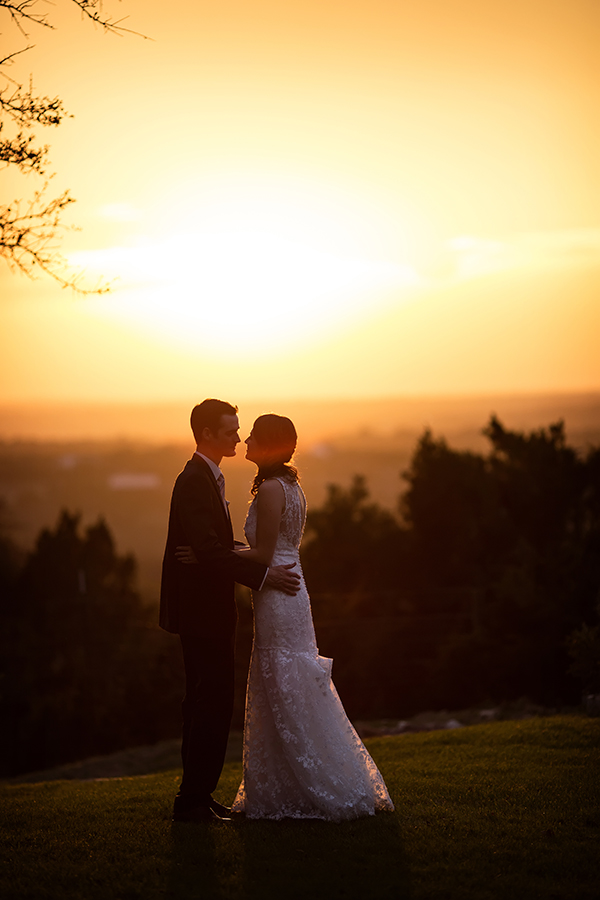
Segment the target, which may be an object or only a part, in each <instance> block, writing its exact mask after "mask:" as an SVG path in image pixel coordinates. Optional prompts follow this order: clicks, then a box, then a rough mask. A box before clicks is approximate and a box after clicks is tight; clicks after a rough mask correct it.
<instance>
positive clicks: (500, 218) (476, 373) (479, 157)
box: [0, 0, 600, 403]
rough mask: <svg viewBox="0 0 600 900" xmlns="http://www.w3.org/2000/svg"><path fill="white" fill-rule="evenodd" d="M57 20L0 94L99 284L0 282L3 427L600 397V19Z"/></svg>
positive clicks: (397, 10)
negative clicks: (19, 104) (86, 416)
mask: <svg viewBox="0 0 600 900" xmlns="http://www.w3.org/2000/svg"><path fill="white" fill-rule="evenodd" d="M49 9H50V10H51V15H52V17H53V21H55V23H56V25H57V29H56V30H55V31H53V32H49V31H44V30H42V29H39V28H35V27H33V26H32V27H31V28H30V43H31V44H35V48H34V49H33V50H31V51H29V52H28V53H27V54H23V55H22V56H21V57H19V60H18V62H17V63H16V64H15V66H14V67H13V70H12V72H11V74H12V76H13V77H15V78H18V79H20V80H22V81H25V82H26V81H27V80H28V77H29V73H30V72H31V73H32V74H33V78H34V84H35V86H36V87H37V89H38V91H39V92H40V93H42V94H46V95H48V96H51V97H52V96H54V95H56V94H58V95H60V96H61V98H62V99H63V101H64V103H65V106H66V107H67V109H68V110H69V111H70V112H71V113H72V114H73V118H72V119H68V120H66V121H65V122H64V123H63V124H62V125H61V126H60V128H59V129H55V130H50V129H48V130H46V131H44V132H43V133H42V134H41V140H42V141H43V142H48V143H49V144H50V145H51V161H52V168H53V169H54V170H55V171H56V172H57V175H56V177H55V179H54V181H53V183H52V190H53V191H54V192H56V193H58V192H59V191H61V190H62V189H63V188H65V187H68V188H70V189H71V192H72V194H73V196H74V197H76V198H77V201H78V202H77V204H76V205H75V206H74V207H73V208H72V212H70V214H69V221H71V222H72V223H73V224H76V225H78V226H80V227H81V230H80V231H78V232H73V233H70V234H68V235H67V237H66V240H65V243H64V245H63V251H64V252H65V253H66V254H67V255H68V256H69V258H70V259H71V260H72V261H73V263H74V264H77V265H85V267H86V269H87V270H88V272H89V276H90V280H91V281H92V282H94V280H95V279H96V277H97V276H98V275H99V274H102V275H104V276H105V277H106V278H107V279H108V280H111V279H115V281H114V285H113V291H112V293H110V294H109V295H106V296H101V297H98V296H92V297H83V298H82V297H78V296H75V295H73V294H71V293H70V292H67V291H63V290H61V289H60V288H57V287H55V286H54V285H53V284H52V283H50V282H49V281H48V280H47V279H43V278H39V279H38V280H36V281H34V282H31V281H29V280H27V279H26V278H25V277H24V276H20V275H18V274H11V273H10V272H9V271H8V269H7V267H6V265H5V264H4V263H2V262H0V293H1V301H0V342H1V347H0V402H4V403H6V402H8V403H13V402H21V401H40V400H42V401H43V400H79V401H81V400H111V401H119V400H123V401H132V400H158V401H164V400H171V399H187V398H190V399H195V398H202V397H204V396H223V397H227V398H229V397H232V398H236V399H238V398H243V397H253V396H261V397H265V396H267V397H270V396H272V397H273V398H283V397H286V396H287V397H336V396H340V397H342V396H370V395H391V394H419V393H433V394H444V393H448V394H460V393H486V392H513V391H515V392H532V391H533V392H535V391H540V392H544V391H545V392H547V391H587V390H600V352H599V349H598V348H599V346H600V341H599V338H600V162H599V160H600V115H599V110H600V53H599V52H598V48H599V47H600V4H599V3H598V2H597V0H418V2H416V0H368V2H367V0H344V2H341V0H253V2H248V0H245V2H242V0H219V2H218V3H215V2H211V3H207V2H203V0H193V2H192V0H176V2H174V3H172V4H165V3H164V2H158V0H122V2H120V3H118V2H116V0H107V2H106V3H105V11H106V12H109V13H112V14H113V15H114V16H115V17H117V16H122V15H126V16H128V19H127V21H126V23H125V24H127V25H128V26H129V27H131V28H132V29H135V30H136V31H139V32H142V33H143V34H144V35H147V36H148V37H149V38H151V40H143V39H142V38H140V37H136V36H134V35H125V36H123V37H116V36H114V35H110V34H104V33H102V31H101V30H99V29H94V27H93V26H91V25H90V24H88V23H86V22H83V21H81V17H80V15H79V14H78V13H77V11H76V10H75V8H74V7H73V8H71V4H70V3H68V2H66V0H59V2H58V3H57V4H56V7H55V9H56V13H55V12H54V11H52V8H49ZM0 31H1V32H2V35H3V42H4V47H8V49H11V47H12V49H18V48H20V47H21V46H23V45H24V43H25V41H24V38H22V37H21V36H20V35H19V33H18V31H17V30H16V29H15V28H14V27H13V26H11V25H10V23H9V22H8V21H2V22H1V23H0ZM24 184H25V187H26V188H27V189H29V188H30V187H31V188H34V187H35V185H34V183H33V179H32V178H29V179H28V180H25V181H24V180H23V179H15V178H14V177H13V176H11V175H10V173H7V172H3V173H0V189H1V193H2V198H3V200H2V202H10V201H11V200H12V199H13V197H16V196H19V195H22V194H23V190H24Z"/></svg>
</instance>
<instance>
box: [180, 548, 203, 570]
mask: <svg viewBox="0 0 600 900" xmlns="http://www.w3.org/2000/svg"><path fill="white" fill-rule="evenodd" d="M175 556H176V557H177V559H178V560H179V562H182V563H185V565H186V566H193V565H196V566H197V565H198V559H197V557H196V554H195V553H194V551H193V550H192V548H191V547H176V548H175Z"/></svg>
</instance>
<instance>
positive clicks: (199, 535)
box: [159, 455, 267, 638]
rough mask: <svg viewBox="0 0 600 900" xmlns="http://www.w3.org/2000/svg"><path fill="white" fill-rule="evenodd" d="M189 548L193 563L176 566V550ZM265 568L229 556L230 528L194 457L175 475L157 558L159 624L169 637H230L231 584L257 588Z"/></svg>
mask: <svg viewBox="0 0 600 900" xmlns="http://www.w3.org/2000/svg"><path fill="white" fill-rule="evenodd" d="M183 545H190V546H191V547H192V548H193V550H194V553H195V554H196V557H197V559H198V565H188V564H185V563H181V562H179V561H178V559H177V558H176V556H175V549H176V548H177V547H178V546H183ZM266 571H267V566H265V565H263V564H262V563H257V562H253V561H252V560H245V559H243V558H242V557H240V556H238V555H237V554H236V553H234V552H233V530H232V527H231V521H230V519H229V515H228V513H227V512H226V510H225V507H224V505H223V500H222V498H221V492H220V491H219V487H218V485H217V482H216V481H215V478H214V476H213V474H212V472H211V470H210V468H209V466H208V465H207V464H206V462H205V461H204V460H203V459H201V457H199V456H197V455H194V456H193V457H192V459H190V460H189V462H188V463H187V464H186V466H185V468H184V470H183V472H181V473H180V475H178V477H177V480H176V482H175V486H174V488H173V496H172V498H171V510H170V513H169V530H168V534H167V545H166V548H165V555H164V559H163V569H162V581H161V592H160V619H159V624H160V626H161V628H164V629H165V631H170V632H172V633H174V634H189V635H192V634H195V635H198V636H200V635H207V634H208V635H214V636H215V638H216V637H218V635H219V634H222V635H223V636H224V637H226V636H227V635H231V634H232V633H233V631H234V629H235V623H236V620H237V612H236V606H235V582H236V581H237V582H239V583H240V584H245V585H247V586H248V587H251V588H253V589H254V590H258V589H259V588H260V586H261V584H262V582H263V579H264V577H265V573H266Z"/></svg>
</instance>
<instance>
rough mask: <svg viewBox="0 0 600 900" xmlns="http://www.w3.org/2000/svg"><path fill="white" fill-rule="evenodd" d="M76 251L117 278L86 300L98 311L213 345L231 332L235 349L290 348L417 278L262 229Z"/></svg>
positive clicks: (399, 267) (403, 268) (185, 341)
mask: <svg viewBox="0 0 600 900" xmlns="http://www.w3.org/2000/svg"><path fill="white" fill-rule="evenodd" d="M77 261H78V262H79V263H82V264H84V265H86V266H87V267H88V268H98V269H100V270H101V271H104V272H105V273H109V274H112V275H113V276H115V277H116V278H117V279H118V280H117V282H116V283H115V286H114V287H115V290H114V292H113V293H112V294H111V295H108V296H103V297H97V298H93V299H91V300H89V301H88V308H89V310H90V312H91V313H92V314H94V315H100V316H103V317H106V316H108V317H109V318H111V319H113V320H117V321H120V322H122V323H126V324H128V325H130V326H133V327H135V328H136V329H142V330H146V331H149V332H151V333H153V334H159V335H160V336H161V337H162V338H163V339H165V340H168V341H170V342H175V343H178V344H181V345H187V346H192V347H202V349H203V350H209V351H210V349H211V348H215V345H216V346H217V347H222V345H223V339H224V336H225V335H226V339H227V344H228V346H231V347H235V348H236V350H237V351H240V350H243V349H247V350H249V351H251V350H252V349H255V348H256V347H257V346H260V347H261V348H262V349H269V348H270V349H272V350H274V351H278V350H283V352H285V347H286V346H288V347H289V346H290V345H292V346H294V345H296V344H298V343H300V342H302V341H306V339H307V338H309V337H310V336H312V337H314V338H321V337H323V336H325V335H326V334H327V333H328V332H330V331H331V329H332V328H334V327H339V325H340V323H342V325H343V324H344V323H346V324H348V323H352V322H354V321H355V320H356V318H357V316H360V315H361V314H364V313H365V312H366V311H368V310H369V311H371V310H372V309H373V306H374V305H376V304H378V303H379V304H384V303H385V298H386V296H387V294H388V292H389V291H391V290H398V289H399V288H400V289H403V288H410V287H413V286H415V285H416V284H417V283H418V276H417V274H416V272H415V271H414V270H413V269H412V268H411V267H410V266H408V265H403V264H398V263H389V262H381V261H373V260H364V259H357V258H354V257H343V256H338V255H334V254H332V253H329V252H325V251H323V250H317V249H315V248H314V247H310V246H307V245H304V244H302V243H299V242H298V241H292V240H289V239H287V238H285V237H280V236H277V235H275V234H269V233H261V232H244V231H239V232H232V231H229V232H228V231H224V232H221V233H214V232H213V233H188V234H178V235H173V236H172V237H170V238H169V239H167V240H165V241H163V242H159V243H147V244H144V245H142V246H138V247H134V248H112V249H108V250H105V251H98V252H94V253H93V254H80V255H79V256H78V258H77ZM284 339H285V342H286V344H285V345H283V344H282V341H283V340H284Z"/></svg>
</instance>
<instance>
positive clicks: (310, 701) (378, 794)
mask: <svg viewBox="0 0 600 900" xmlns="http://www.w3.org/2000/svg"><path fill="white" fill-rule="evenodd" d="M278 480H279V481H280V483H281V485H282V487H283V490H284V493H285V508H284V511H283V515H282V518H281V525H280V528H279V536H278V538H277V544H276V548H275V555H274V557H273V565H284V564H286V563H290V562H295V563H296V565H297V566H298V569H299V567H300V559H299V552H298V549H299V546H300V540H301V538H302V533H303V531H304V521H305V518H306V501H305V498H304V493H303V492H302V489H301V488H300V486H299V485H298V484H296V483H290V482H288V481H286V480H285V479H282V478H280V479H278ZM245 532H246V539H247V540H248V543H249V544H250V546H253V545H254V544H255V542H256V498H255V499H254V500H253V502H252V504H251V505H250V509H249V510H248V516H247V518H246V524H245ZM299 571H300V574H301V570H300V569H299ZM253 605H254V646H253V650H252V660H251V663H250V672H249V676H248V689H247V694H246V720H245V726H244V777H243V781H242V783H241V785H240V787H239V790H238V793H237V796H236V798H235V801H234V804H233V811H234V812H245V814H246V816H247V817H248V818H251V819H283V818H286V817H287V818H295V819H304V818H310V819H326V820H329V821H341V820H343V819H354V818H357V817H358V816H371V815H374V813H375V812H376V811H377V810H384V809H385V810H393V808H394V806H393V804H392V801H391V800H390V796H389V794H388V791H387V788H386V786H385V783H384V781H383V778H382V777H381V774H380V773H379V770H378V769H377V766H376V765H375V763H374V762H373V759H372V758H371V756H370V755H369V753H368V752H367V750H366V748H365V746H364V744H363V743H362V741H361V740H360V738H359V737H358V735H357V733H356V731H355V730H354V728H353V727H352V725H351V723H350V721H349V720H348V717H347V716H346V713H345V712H344V707H343V706H342V704H341V702H340V699H339V696H338V694H337V691H336V689H335V687H334V685H333V683H332V681H331V667H332V660H331V659H325V658H324V657H322V656H319V651H318V649H317V644H316V640H315V631H314V627H313V621H312V615H311V610H310V600H309V597H308V592H307V590H306V585H305V584H304V579H303V578H302V580H301V586H300V590H299V592H298V593H297V594H296V596H294V597H291V596H289V595H288V594H284V593H281V592H279V591H276V590H272V589H265V590H263V591H259V592H256V593H255V594H254V596H253Z"/></svg>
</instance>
